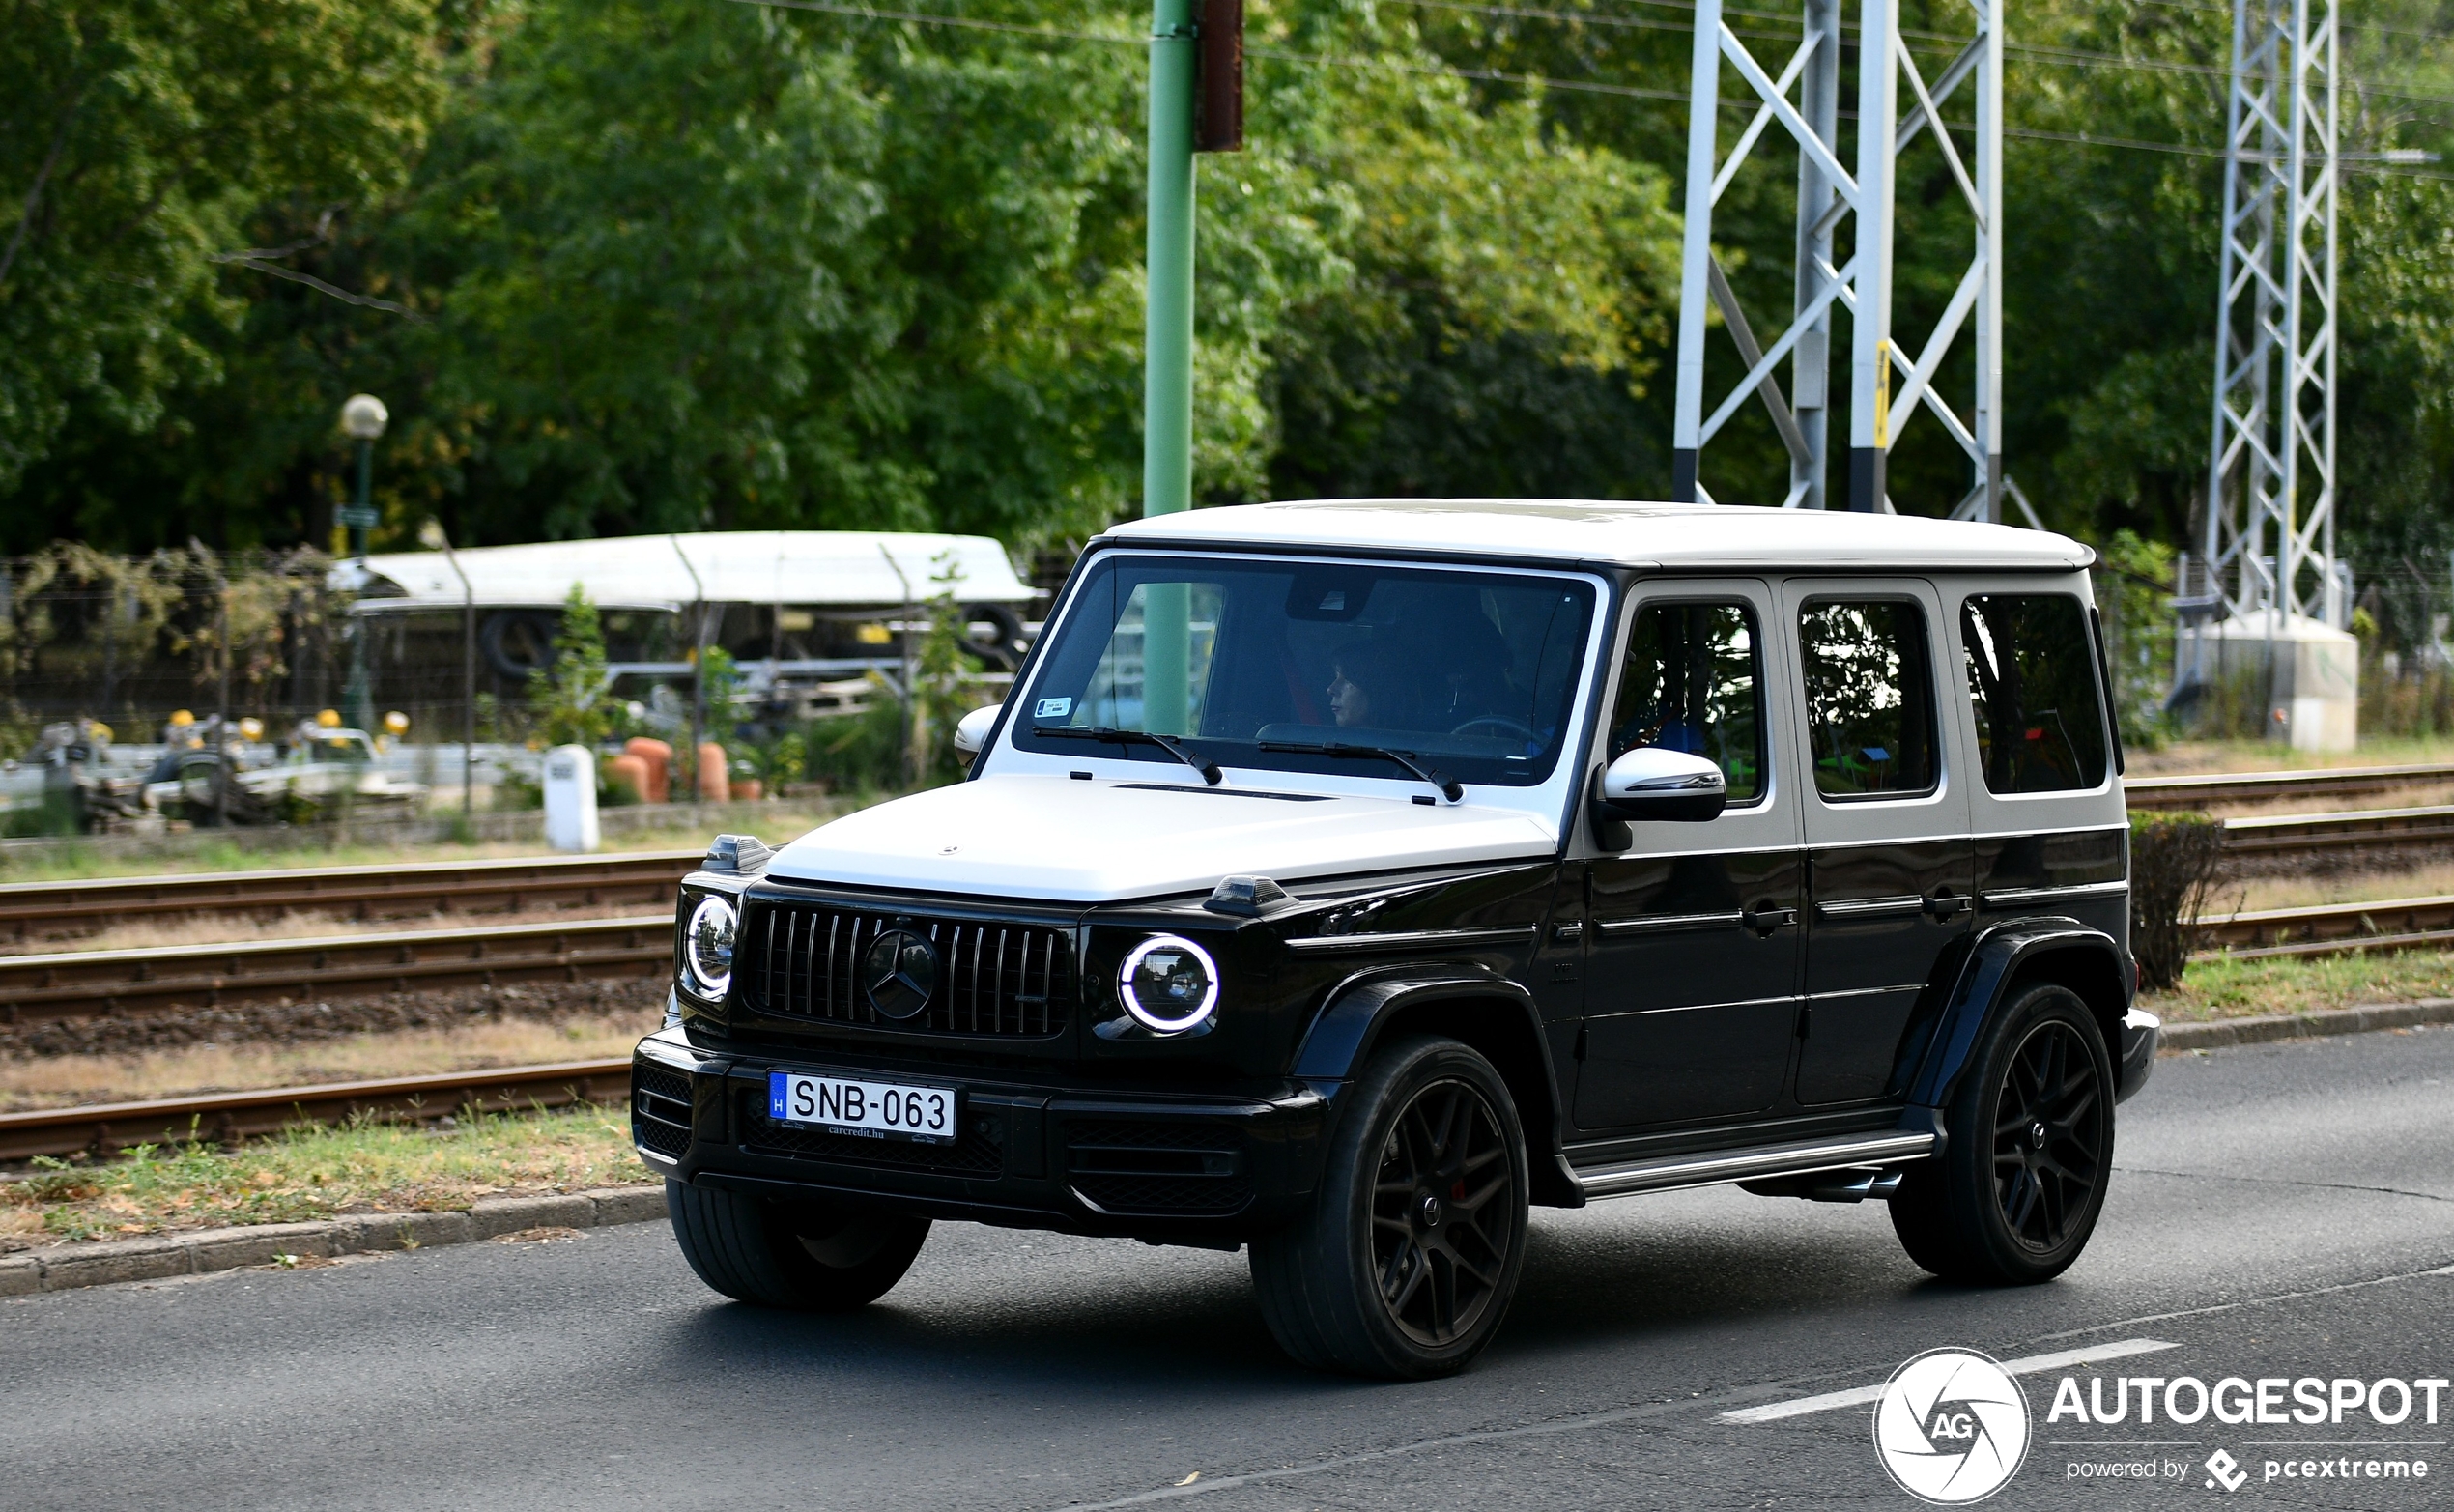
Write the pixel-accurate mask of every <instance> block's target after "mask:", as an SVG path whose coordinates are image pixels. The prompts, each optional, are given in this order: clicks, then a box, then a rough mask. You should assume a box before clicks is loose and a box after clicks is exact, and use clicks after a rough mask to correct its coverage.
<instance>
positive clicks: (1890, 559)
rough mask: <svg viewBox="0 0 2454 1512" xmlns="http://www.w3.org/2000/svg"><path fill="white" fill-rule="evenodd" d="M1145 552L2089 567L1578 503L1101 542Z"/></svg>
mask: <svg viewBox="0 0 2454 1512" xmlns="http://www.w3.org/2000/svg"><path fill="white" fill-rule="evenodd" d="M1107 533H1108V538H1109V539H1112V540H1116V541H1119V542H1121V543H1131V544H1134V545H1150V546H1180V545H1181V546H1192V545H1199V544H1205V543H1215V544H1221V545H1227V544H1233V545H1270V546H1278V545H1284V546H1296V547H1307V548H1325V549H1331V550H1362V551H1434V552H1458V553H1463V554H1469V555H1473V556H1518V557H1530V558H1538V559H1542V560H1546V561H1607V562H1614V563H1617V564H1619V565H1621V566H1628V567H1651V568H1663V569H1681V568H1688V569H1693V568H1755V569H1766V570H1770V569H1781V568H1799V567H1809V568H1841V569H1859V570H1867V571H1912V572H1922V571H1927V570H1941V569H1948V568H1976V569H1984V568H1994V569H2010V570H2013V571H2018V570H2026V571H2037V570H2040V569H2042V570H2054V569H2059V570H2064V571H2068V570H2069V569H2071V568H2074V567H2085V566H2087V565H2088V564H2089V563H2090V562H2092V561H2094V560H2096V552H2095V551H2094V550H2092V549H2091V548H2089V547H2086V546H2082V545H2081V544H2079V543H2078V542H2077V541H2074V540H2071V539H2070V538H2069V536H2064V535H2055V534H2053V533H2051V532H2049V531H2044V530H2022V529H2015V528H2012V527H2009V526H2000V525H1975V524H1971V523H1968V522H1965V521H1955V520H1927V519H1922V518H1919V517H1916V516H1911V515H1861V514H1844V513H1841V512H1840V511H1837V510H1820V509H1755V508H1747V507H1743V506H1739V505H1732V504H1649V503H1612V502H1601V501H1594V500H1588V499H1308V500H1299V501H1290V502H1286V503H1271V504H1234V505H1228V506H1223V507H1220V508H1216V509H1195V510H1191V511H1188V512H1185V513H1182V514H1173V515H1160V516H1157V517H1156V518H1153V519H1147V520H1132V521H1127V522H1126V523H1125V524H1123V525H1119V526H1117V527H1115V528H1113V529H1111V530H1109V531H1108V532H1107Z"/></svg>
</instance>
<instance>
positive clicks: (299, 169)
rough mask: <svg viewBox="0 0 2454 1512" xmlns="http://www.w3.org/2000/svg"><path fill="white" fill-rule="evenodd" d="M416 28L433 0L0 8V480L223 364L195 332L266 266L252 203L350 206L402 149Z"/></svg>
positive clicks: (407, 144)
mask: <svg viewBox="0 0 2454 1512" xmlns="http://www.w3.org/2000/svg"><path fill="white" fill-rule="evenodd" d="M433 28H434V11H433V5H432V3H431V0H353V3H348V4H344V3H341V0H12V3H10V4H7V5H6V6H0V86H5V89H6V93H7V104H6V105H5V106H0V494H5V493H6V492H8V491H10V490H13V489H14V488H15V487H16V486H17V484H18V482H19V480H20V478H21V477H22V476H23V475H24V473H25V471H26V470H27V469H28V468H29V467H30V466H31V465H33V464H34V463H35V462H37V461H38V460H40V459H42V458H43V457H44V456H46V455H47V454H49V453H50V452H51V451H52V450H53V449H54V447H55V445H56V444H57V443H58V442H59V440H60V438H61V435H62V433H63V431H65V430H68V429H70V428H71V427H75V428H78V429H80V430H82V431H83V432H85V433H86V434H85V436H84V437H81V438H79V439H80V440H84V441H85V442H86V443H87V444H89V445H91V444H95V443H96V442H95V440H94V439H95V438H102V437H107V438H112V439H113V440H115V441H120V442H124V441H125V439H126V438H128V437H139V438H142V437H147V436H149V435H151V434H153V433H156V432H157V431H158V430H159V429H160V428H162V427H164V426H165V425H167V426H170V427H172V428H174V429H175V428H176V427H177V426H178V424H179V419H178V418H177V417H175V416H174V415H173V414H172V413H171V411H170V408H169V407H170V405H171V404H172V402H173V400H174V398H175V396H177V395H178V394H179V393H180V391H181V390H182V389H183V388H189V389H192V388H196V387H200V386H203V385H210V384H212V383H213V382H214V381H215V380H217V379H218V378H220V377H221V376H222V375H221V363H220V361H219V360H218V353H217V351H216V348H215V345H214V342H213V341H212V340H211V339H210V337H209V336H207V335H206V334H204V333H203V332H204V331H205V330H206V329H209V328H212V327H214V326H216V325H221V326H227V325H229V324H231V323H234V322H238V321H241V320H243V316H244V301H245V299H246V297H247V295H248V294H249V293H251V292H255V291H252V290H250V289H248V288H247V287H246V283H257V282H262V281H266V280H267V279H268V277H269V275H268V274H267V273H265V272H263V271H259V270H260V269H261V268H263V267H265V266H271V267H274V268H279V267H281V266H282V265H281V263H280V260H279V258H278V257H277V256H273V257H266V258H258V259H248V258H244V257H240V256H237V255H236V254H241V253H244V252H247V251H250V250H258V251H271V249H270V248H251V247H250V244H249V242H248V233H249V232H251V231H252V230H254V229H256V228H257V227H258V226H259V225H260V224H261V216H262V213H263V212H264V211H265V209H266V208H267V207H269V206H272V205H282V206H287V207H295V208H296V209H297V210H299V211H303V212H305V213H306V216H307V218H308V219H309V220H310V221H312V220H313V219H314V218H315V217H316V214H317V213H318V212H319V211H320V210H330V209H344V210H345V209H349V208H354V207H357V206H361V205H364V204H367V203H369V202H371V201H372V200H374V199H376V198H378V197H380V196H382V195H383V194H385V193H386V192H388V191H389V190H390V189H391V188H392V187H394V186H395V185H398V184H399V183H400V182H401V180H402V177H403V175H404V174H405V173H406V171H407V170H408V168H409V167H410V166H411V164H412V163H413V162H414V158H415V155H416V152H417V149H418V146H419V143H420V141H421V139H422V137H423V135H424V131H425V128H426V123H427V120H428V117H429V114H430V112H431V111H432V110H433V109H434V108H435V106H436V105H437V104H438V103H439V102H440V100H441V95H440V92H439V87H438V86H439V77H438V72H437V69H436V64H435V58H434V55H433V52H432V50H431V48H430V47H429V45H428V43H429V40H430V38H431V36H432V34H433ZM217 259H218V260H219V261H216V260H217ZM225 269H227V270H230V271H229V272H228V273H227V274H225V273H224V272H223V271H222V270H225ZM241 280H245V281H246V283H243V282H242V281H241ZM91 502H92V504H93V505H94V507H96V508H97V509H99V510H104V511H107V509H108V505H107V503H105V502H103V501H100V500H94V501H91ZM97 523H99V524H101V525H103V526H104V528H105V529H106V531H107V530H108V528H109V527H110V526H113V525H116V524H117V523H118V522H116V521H110V520H103V521H99V522H97ZM59 533H62V534H70V533H73V532H72V531H70V530H61V531H60V532H59Z"/></svg>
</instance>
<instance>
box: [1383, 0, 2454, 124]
mask: <svg viewBox="0 0 2454 1512" xmlns="http://www.w3.org/2000/svg"><path fill="white" fill-rule="evenodd" d="M1405 3H1406V4H1409V5H1412V6H1415V7H1417V8H1419V9H1422V10H1428V11H1454V12H1459V13H1462V14H1474V15H1489V16H1496V17H1499V18H1502V19H1510V20H1538V21H1549V22H1553V23H1555V24H1561V25H1579V26H1582V25H1592V26H1603V27H1612V28H1624V29H1634V30H1641V31H1666V32H1688V33H1692V32H1694V31H1695V30H1696V27H1695V24H1694V23H1693V22H1688V23H1684V24H1682V23H1680V22H1677V21H1665V20H1656V19H1654V18H1652V17H1650V16H1633V15H1619V14H1612V13H1608V12H1599V11H1559V10H1551V9H1545V8H1543V7H1539V6H1519V5H1494V4H1477V3H1473V0H1405ZM1637 3H1639V4H1649V5H1665V6H1670V7H1672V8H1675V9H1678V10H1681V11H1686V12H1691V13H1692V12H1693V11H1694V9H1695V0H1637ZM1722 14H1724V15H1735V16H1741V17H1744V18H1746V19H1749V20H1759V21H1786V20H1788V19H1790V17H1788V16H1785V15H1783V14H1779V13H1777V12H1771V11H1750V10H1741V9H1739V8H1737V7H1734V6H1726V7H1724V8H1723V10H1722ZM1840 29H1841V30H1842V31H1843V32H1852V31H1855V30H1857V27H1856V26H1855V25H1854V24H1853V23H1850V22H1845V21H1844V22H1842V23H1841V27H1840ZM1731 30H1732V31H1733V32H1737V31H1738V28H1736V27H1732V28H1731ZM1898 31H1899V35H1900V36H1901V37H1902V38H1903V39H1905V40H1907V41H1911V42H1922V43H1928V44H1930V45H1933V46H1936V47H1956V46H1958V45H1959V44H1960V43H1963V42H1965V41H1966V39H1964V38H1958V37H1953V36H1951V35H1949V34H1947V33H1943V32H1930V31H1925V30H1922V29H1919V28H1916V27H1905V26H1904V27H1901V28H1899V29H1898ZM1738 34H1739V35H1740V36H1745V37H1752V38H1762V39H1765V40H1776V41H1786V40H1787V35H1786V34H1785V33H1784V34H1782V35H1781V36H1779V37H1772V36H1771V35H1770V34H1766V33H1760V32H1755V33H1749V32H1739V33H1738ZM2443 40H2446V41H2454V38H2446V39H2443ZM2003 51H2004V53H2005V54H2006V55H2007V56H2025V57H2028V58H2033V59H2035V60H2037V61H2039V62H2042V63H2057V64H2070V65H2074V66H2076V65H2100V66H2102V67H2105V68H2114V69H2129V70H2134V71H2140V72H2152V73H2185V74H2190V75H2194V76H2197V77H2202V78H2230V77H2231V76H2232V70H2231V69H2229V68H2218V67H2216V66H2215V65H2213V64H2207V63H2189V62H2184V61H2183V60H2181V59H2177V58H2142V57H2137V56H2135V55H2132V54H2128V53H2119V52H2105V51H2102V50H2100V49H2097V48H2090V47H2066V46H2061V45H2059V44H2056V43H2023V42H2019V41H2016V40H2014V41H2012V42H2009V43H2005V44H2004V46H2003ZM2351 82H2352V83H2354V85H2355V86H2357V87H2358V88H2360V89H2361V90H2362V91H2363V92H2364V93H2367V94H2371V95H2376V96H2378V97H2380V98H2382V99H2389V100H2411V101H2414V102H2417V103H2423V104H2439V105H2454V95H2418V94H2412V93H2410V92H2408V91H2396V90H2389V89H2384V88H2382V87H2379V86H2375V85H2371V84H2368V83H2366V82H2365V81H2363V80H2360V79H2356V78H2355V79H2353V80H2352V81H2351Z"/></svg>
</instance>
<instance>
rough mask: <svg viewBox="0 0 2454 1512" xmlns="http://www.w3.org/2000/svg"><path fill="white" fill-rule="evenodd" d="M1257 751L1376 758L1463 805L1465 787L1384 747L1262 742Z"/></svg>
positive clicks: (1276, 741) (1298, 741)
mask: <svg viewBox="0 0 2454 1512" xmlns="http://www.w3.org/2000/svg"><path fill="white" fill-rule="evenodd" d="M1261 749H1262V750H1264V751H1286V752H1292V753H1294V754H1297V755H1300V756H1351V757H1377V758H1379V759H1381V760H1384V761H1394V762H1396V763H1397V764H1398V765H1400V766H1402V767H1404V768H1406V769H1407V770H1408V771H1410V772H1412V773H1413V774H1414V775H1415V776H1416V777H1419V778H1421V779H1422V780H1423V781H1424V782H1427V783H1429V784H1431V785H1433V786H1434V787H1437V788H1439V789H1440V792H1441V797H1443V798H1445V799H1447V800H1448V801H1449V802H1451V803H1463V802H1465V801H1466V787H1465V785H1464V784H1462V783H1460V782H1458V780H1457V779H1456V778H1453V777H1451V776H1449V775H1448V774H1447V773H1446V772H1443V771H1441V770H1440V769H1439V768H1438V767H1430V766H1425V765H1424V764H1423V763H1422V762H1420V761H1417V760H1415V759H1414V758H1413V757H1412V756H1409V755H1407V754H1406V753H1405V752H1403V751H1391V750H1390V749H1388V748H1387V747H1386V746H1351V745H1348V744H1346V743H1345V742H1343V741H1341V742H1338V743H1335V744H1328V743H1324V742H1321V741H1310V740H1265V741H1263V742H1262V743H1261Z"/></svg>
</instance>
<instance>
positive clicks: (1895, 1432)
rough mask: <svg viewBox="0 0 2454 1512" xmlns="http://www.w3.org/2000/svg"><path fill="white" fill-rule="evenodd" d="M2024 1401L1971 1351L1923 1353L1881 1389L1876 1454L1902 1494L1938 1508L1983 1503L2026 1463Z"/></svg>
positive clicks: (2007, 1376)
mask: <svg viewBox="0 0 2454 1512" xmlns="http://www.w3.org/2000/svg"><path fill="white" fill-rule="evenodd" d="M2029 1426H2030V1424H2029V1417H2028V1398H2027V1397H2026V1396H2025V1395H2024V1394H2022V1393H2021V1391H2020V1389H2019V1383H2018V1382H2016V1381H2013V1380H2012V1379H2011V1373H2010V1372H2009V1371H2006V1370H2004V1369H2003V1367H2002V1366H2000V1365H1997V1364H1995V1363H1994V1362H1993V1361H1992V1360H1990V1359H1987V1358H1986V1357H1985V1356H1984V1355H1980V1354H1978V1353H1977V1352H1975V1351H1974V1350H1928V1351H1926V1353H1925V1354H1923V1355H1919V1356H1917V1357H1916V1358H1915V1359H1912V1360H1910V1361H1909V1362H1908V1363H1907V1364H1905V1365H1902V1366H1901V1367H1900V1368H1899V1369H1898V1370H1896V1371H1894V1372H1893V1373H1892V1379H1891V1380H1889V1381H1887V1382H1885V1383H1884V1384H1883V1395H1882V1397H1881V1398H1880V1399H1878V1400H1877V1401H1876V1403H1875V1407H1874V1454H1875V1458H1877V1459H1879V1460H1881V1461H1882V1462H1883V1468H1884V1469H1886V1470H1888V1471H1890V1472H1891V1476H1892V1478H1893V1480H1895V1481H1897V1482H1898V1483H1899V1487H1900V1489H1901V1490H1902V1491H1905V1492H1907V1493H1908V1494H1909V1495H1910V1496H1912V1497H1915V1498H1918V1499H1919V1500H1920V1501H1930V1502H1933V1503H1935V1504H1936V1505H1938V1506H1961V1505H1964V1504H1966V1503H1968V1502H1971V1501H1983V1500H1984V1499H1985V1498H1987V1497H1990V1496H1992V1495H1993V1494H1994V1493H1995V1492H1997V1491H2000V1490H2002V1488H2003V1487H2004V1485H2006V1484H2007V1483H2008V1482H2009V1481H2010V1480H2011V1477H2012V1475H2014V1474H2016V1473H2017V1472H2018V1470H2019V1465H2020V1462H2021V1461H2022V1460H2025V1459H2026V1458H2027V1457H2028V1434H2029Z"/></svg>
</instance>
